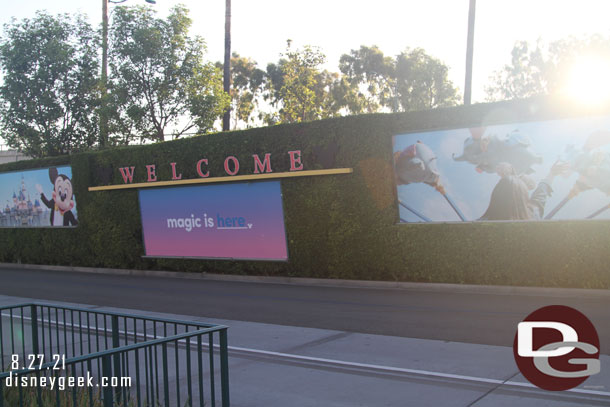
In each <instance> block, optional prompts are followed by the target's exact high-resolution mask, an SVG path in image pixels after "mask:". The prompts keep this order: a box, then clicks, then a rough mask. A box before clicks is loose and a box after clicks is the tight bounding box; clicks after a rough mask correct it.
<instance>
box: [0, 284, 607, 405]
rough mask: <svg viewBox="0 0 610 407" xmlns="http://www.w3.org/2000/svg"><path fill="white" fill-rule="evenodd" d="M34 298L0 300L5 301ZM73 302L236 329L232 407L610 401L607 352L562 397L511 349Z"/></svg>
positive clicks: (233, 332) (233, 331)
mask: <svg viewBox="0 0 610 407" xmlns="http://www.w3.org/2000/svg"><path fill="white" fill-rule="evenodd" d="M29 301H36V300H33V299H28V298H20V297H10V296H0V305H10V304H15V303H23V302H29ZM40 302H45V301H40ZM64 304H67V303H64ZM69 305H72V306H81V307H86V308H95V309H97V310H102V309H103V310H109V311H121V312H129V313H137V314H141V315H154V316H158V317H165V318H175V319H193V320H198V321H206V322H212V323H219V324H224V325H228V326H229V327H230V329H229V345H230V377H231V405H233V406H294V407H298V406H418V407H419V406H460V407H462V406H477V407H483V406H511V407H512V406H536V407H542V406H549V407H550V406H553V407H555V406H557V407H559V406H562V407H564V406H574V407H576V406H607V405H609V404H610V356H607V355H602V358H601V360H602V362H601V363H602V372H601V373H600V374H598V375H595V376H592V377H591V378H589V379H588V380H587V381H586V382H585V383H584V384H583V385H581V386H580V387H579V388H577V389H575V390H574V391H568V392H559V393H554V392H546V391H542V390H539V389H536V388H533V387H532V386H531V385H529V383H527V381H526V380H525V379H524V378H523V377H522V376H521V375H520V374H519V372H518V370H517V367H516V365H515V362H514V360H513V355H512V349H511V348H508V347H502V346H489V345H473V344H465V343H458V342H447V341H437V340H424V339H412V338H401V337H393V336H383V335H371V334H360V333H350V332H341V331H333V330H325V329H314V328H299V327H290V326H280V325H271V324H262V323H253V322H243V321H232V320H220V319H210V318H202V317H191V316H188V315H173V314H162V313H157V312H146V311H139V310H132V309H119V308H110V307H98V306H95V305H94V304H69Z"/></svg>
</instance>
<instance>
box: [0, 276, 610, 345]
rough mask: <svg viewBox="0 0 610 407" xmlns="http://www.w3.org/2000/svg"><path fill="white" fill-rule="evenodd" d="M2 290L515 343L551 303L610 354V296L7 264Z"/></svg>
mask: <svg viewBox="0 0 610 407" xmlns="http://www.w3.org/2000/svg"><path fill="white" fill-rule="evenodd" d="M0 294H4V295H10V296H18V297H28V298H37V299H41V300H56V301H68V302H75V303H84V304H92V305H100V306H112V307H122V308H131V309H140V310H149V311H157V312H165V313H172V314H184V315H193V316H204V317H210V318H221V319H233V320H240V321H252V322H263V323H270V324H279V325H291V326H303V327H310V328H324V329H335V330H341V331H348V332H361V333H373V334H381V335H393V336H402V337H411V338H422V339H437V340H446V341H457V342H466V343H477V344H488V345H501V346H512V342H513V339H514V335H515V331H516V326H517V323H518V322H520V321H521V320H522V319H523V318H524V317H525V316H527V315H528V314H529V313H531V312H532V311H534V310H536V309H537V308H540V307H542V306H545V305H552V304H561V305H567V306H571V307H574V308H576V309H578V310H579V311H581V312H583V313H584V314H585V315H587V317H589V319H590V320H591V321H592V322H593V324H594V325H595V327H596V328H597V331H598V334H599V337H600V341H601V351H602V353H604V354H610V297H606V298H575V297H566V296H549V295H547V296H534V295H518V294H494V295H492V294H473V293H453V292H432V291H423V290H405V289H370V288H337V287H312V286H299V285H283V284H264V283H240V282H225V281H210V280H195V279H193V280H191V279H180V278H163V277H140V276H120V275H104V274H88V273H76V272H64V271H48V270H27V269H14V270H13V269H0Z"/></svg>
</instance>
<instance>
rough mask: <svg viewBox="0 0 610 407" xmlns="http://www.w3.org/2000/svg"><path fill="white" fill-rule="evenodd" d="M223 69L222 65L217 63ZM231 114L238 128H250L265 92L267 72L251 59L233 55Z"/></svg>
mask: <svg viewBox="0 0 610 407" xmlns="http://www.w3.org/2000/svg"><path fill="white" fill-rule="evenodd" d="M216 67H217V68H218V69H222V63H220V62H218V63H216ZM231 82H232V84H231V114H232V116H233V117H232V121H233V123H235V128H237V126H238V124H239V123H243V124H245V125H246V127H249V126H250V124H251V123H252V121H253V119H254V111H255V109H257V108H258V107H259V103H260V100H261V98H262V93H263V91H264V87H265V83H266V76H265V71H263V70H262V69H259V68H258V67H257V66H256V62H255V61H253V60H252V59H250V58H246V57H241V56H239V54H237V53H233V56H232V57H231Z"/></svg>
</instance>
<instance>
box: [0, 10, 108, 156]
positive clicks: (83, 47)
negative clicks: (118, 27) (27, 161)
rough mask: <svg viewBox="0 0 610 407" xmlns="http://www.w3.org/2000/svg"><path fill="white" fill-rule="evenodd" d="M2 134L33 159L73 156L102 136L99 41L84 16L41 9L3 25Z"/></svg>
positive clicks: (0, 59)
mask: <svg viewBox="0 0 610 407" xmlns="http://www.w3.org/2000/svg"><path fill="white" fill-rule="evenodd" d="M4 31H5V35H4V37H3V39H2V43H1V45H0V67H1V69H2V73H3V82H4V83H3V85H2V86H0V98H1V99H0V116H1V117H0V135H1V136H2V137H3V138H4V140H6V142H7V143H8V145H9V146H11V147H13V148H16V149H18V150H19V151H22V152H24V153H25V154H27V155H30V156H32V157H45V156H53V155H61V154H69V153H73V152H77V151H82V150H86V149H89V148H90V147H92V146H93V145H94V144H95V142H96V140H97V131H98V129H97V118H96V115H95V110H96V108H97V106H98V104H99V95H98V93H99V92H98V82H97V73H98V64H97V59H96V53H97V49H98V42H97V38H96V35H95V33H94V31H93V30H92V28H91V26H90V25H89V24H88V23H87V22H86V21H85V20H84V18H83V17H82V16H80V15H76V16H74V17H70V16H68V15H67V14H66V15H60V16H57V17H53V16H50V15H48V14H45V13H42V12H38V13H37V14H36V17H35V18H33V19H24V20H22V21H20V22H16V21H13V22H12V23H11V24H7V25H5V26H4Z"/></svg>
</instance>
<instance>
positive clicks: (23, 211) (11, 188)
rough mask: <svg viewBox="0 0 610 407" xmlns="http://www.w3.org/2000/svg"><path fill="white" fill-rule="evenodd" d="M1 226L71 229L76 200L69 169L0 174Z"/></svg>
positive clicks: (45, 169) (65, 167)
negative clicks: (64, 227)
mask: <svg viewBox="0 0 610 407" xmlns="http://www.w3.org/2000/svg"><path fill="white" fill-rule="evenodd" d="M0 205H3V208H2V215H0V226H1V227H6V228H28V227H51V226H52V227H56V226H60V227H63V226H67V227H74V226H76V225H78V220H77V219H78V216H77V213H76V200H75V197H74V190H73V187H72V168H71V167H69V166H63V167H51V168H44V169H36V170H28V171H20V172H5V173H1V174H0Z"/></svg>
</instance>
